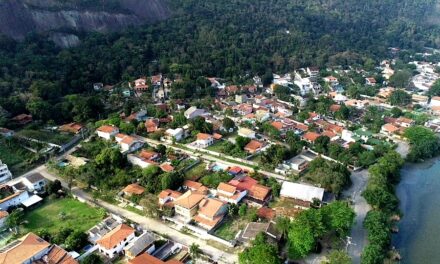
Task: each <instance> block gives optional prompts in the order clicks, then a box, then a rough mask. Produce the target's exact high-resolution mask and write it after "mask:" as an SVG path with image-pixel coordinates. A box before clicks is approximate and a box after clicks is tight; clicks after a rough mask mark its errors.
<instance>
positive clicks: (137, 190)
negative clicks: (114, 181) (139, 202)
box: [122, 183, 145, 195]
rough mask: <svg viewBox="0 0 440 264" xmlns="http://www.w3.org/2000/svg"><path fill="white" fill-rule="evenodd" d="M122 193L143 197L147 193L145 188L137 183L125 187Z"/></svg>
mask: <svg viewBox="0 0 440 264" xmlns="http://www.w3.org/2000/svg"><path fill="white" fill-rule="evenodd" d="M122 191H123V192H125V193H129V194H136V195H141V194H143V193H144V192H145V188H144V187H142V186H140V185H139V184H137V183H132V184H130V185H127V187H125V188H124V189H123V190H122Z"/></svg>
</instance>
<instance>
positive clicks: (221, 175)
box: [200, 171, 233, 188]
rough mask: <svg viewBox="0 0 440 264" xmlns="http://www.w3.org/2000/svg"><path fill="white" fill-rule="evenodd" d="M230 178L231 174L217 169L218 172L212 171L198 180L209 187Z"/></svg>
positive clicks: (214, 186) (215, 186) (213, 186)
mask: <svg viewBox="0 0 440 264" xmlns="http://www.w3.org/2000/svg"><path fill="white" fill-rule="evenodd" d="M232 178H233V177H232V175H231V174H229V173H227V172H224V171H219V172H214V173H211V174H209V175H206V176H205V177H203V178H202V179H201V180H200V182H201V183H202V184H203V185H205V186H207V187H209V188H217V186H218V185H219V184H220V183H221V182H228V181H230V180H231V179H232Z"/></svg>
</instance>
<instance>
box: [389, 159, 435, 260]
mask: <svg viewBox="0 0 440 264" xmlns="http://www.w3.org/2000/svg"><path fill="white" fill-rule="evenodd" d="M401 175H402V179H401V182H400V184H399V185H398V187H397V195H398V197H399V199H400V210H401V211H402V213H403V218H402V221H401V222H400V223H399V233H398V234H396V235H395V236H394V237H393V245H394V246H395V247H396V248H397V249H398V250H399V251H400V253H401V256H402V257H403V259H402V261H401V263H408V264H412V263H422V264H430V263H433V264H437V263H440V159H435V160H431V161H429V162H425V163H423V164H415V165H406V166H405V167H404V168H403V170H402V173H401Z"/></svg>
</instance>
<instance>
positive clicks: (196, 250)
mask: <svg viewBox="0 0 440 264" xmlns="http://www.w3.org/2000/svg"><path fill="white" fill-rule="evenodd" d="M189 253H190V255H191V259H192V261H193V263H196V259H198V258H199V257H200V255H201V254H202V251H201V250H200V246H199V245H197V244H196V243H192V244H191V246H190V247H189Z"/></svg>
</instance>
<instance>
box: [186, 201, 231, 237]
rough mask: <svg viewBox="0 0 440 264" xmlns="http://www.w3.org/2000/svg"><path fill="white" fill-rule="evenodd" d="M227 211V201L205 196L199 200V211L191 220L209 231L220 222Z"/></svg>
mask: <svg viewBox="0 0 440 264" xmlns="http://www.w3.org/2000/svg"><path fill="white" fill-rule="evenodd" d="M227 211H228V205H227V203H225V202H223V201H220V200H217V199H213V198H206V199H203V200H202V201H201V202H200V204H199V211H198V213H197V215H196V216H195V217H194V219H193V220H194V221H195V222H196V224H197V225H198V226H200V227H202V228H204V229H206V230H208V231H209V230H211V229H213V228H214V227H216V226H217V225H218V223H220V221H221V220H222V219H223V217H224V216H225V214H226V213H227Z"/></svg>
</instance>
